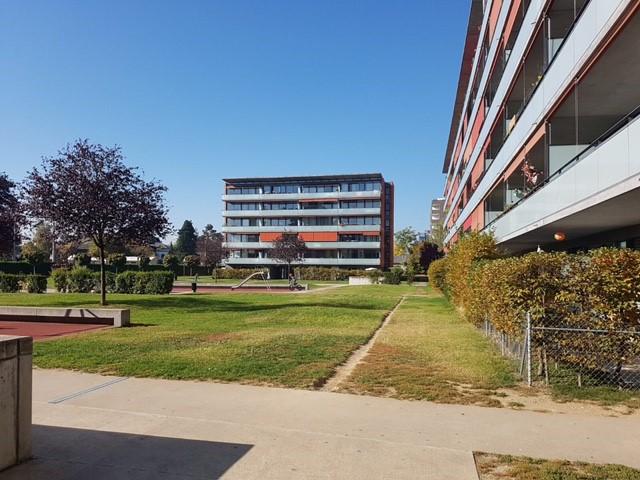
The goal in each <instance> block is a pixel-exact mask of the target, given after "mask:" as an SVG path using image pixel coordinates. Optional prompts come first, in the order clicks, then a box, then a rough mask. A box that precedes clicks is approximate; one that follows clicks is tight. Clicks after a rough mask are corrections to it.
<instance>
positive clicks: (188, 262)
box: [182, 255, 200, 275]
mask: <svg viewBox="0 0 640 480" xmlns="http://www.w3.org/2000/svg"><path fill="white" fill-rule="evenodd" d="M182 263H184V265H185V267H189V275H193V267H197V266H198V265H200V257H199V256H198V255H187V256H186V257H184V258H183V259H182Z"/></svg>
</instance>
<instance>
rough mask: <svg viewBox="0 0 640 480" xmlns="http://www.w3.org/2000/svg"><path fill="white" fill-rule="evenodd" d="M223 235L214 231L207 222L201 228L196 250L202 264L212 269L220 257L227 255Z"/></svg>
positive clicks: (220, 259) (219, 260)
mask: <svg viewBox="0 0 640 480" xmlns="http://www.w3.org/2000/svg"><path fill="white" fill-rule="evenodd" d="M223 242H224V236H223V235H222V234H221V233H219V232H216V231H215V229H214V228H213V225H211V224H209V225H207V226H206V227H204V229H203V230H202V234H201V235H200V236H199V237H198V241H197V244H196V252H197V254H198V256H199V257H200V261H201V262H202V265H204V266H205V267H207V268H211V269H213V268H214V267H216V266H217V265H218V264H219V263H220V262H221V261H222V259H224V258H226V257H227V251H226V248H224V246H223Z"/></svg>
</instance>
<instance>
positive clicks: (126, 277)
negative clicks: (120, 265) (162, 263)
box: [115, 271, 173, 294]
mask: <svg viewBox="0 0 640 480" xmlns="http://www.w3.org/2000/svg"><path fill="white" fill-rule="evenodd" d="M115 285H116V290H117V292H118V293H140V294H166V293H170V292H171V290H172V289H173V273H172V272H168V271H165V272H123V273H120V274H118V275H117V276H116V279H115Z"/></svg>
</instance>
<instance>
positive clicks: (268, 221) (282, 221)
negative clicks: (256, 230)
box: [262, 218, 298, 227]
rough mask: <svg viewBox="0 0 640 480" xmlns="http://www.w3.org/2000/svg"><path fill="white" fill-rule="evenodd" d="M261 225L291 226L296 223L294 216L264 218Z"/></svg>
mask: <svg viewBox="0 0 640 480" xmlns="http://www.w3.org/2000/svg"><path fill="white" fill-rule="evenodd" d="M262 225H263V226H265V227H293V226H297V225H298V221H297V220H296V219H295V218H264V219H262Z"/></svg>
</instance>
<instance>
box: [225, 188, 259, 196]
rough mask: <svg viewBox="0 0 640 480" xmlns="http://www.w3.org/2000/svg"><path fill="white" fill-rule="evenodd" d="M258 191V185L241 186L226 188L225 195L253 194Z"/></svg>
mask: <svg viewBox="0 0 640 480" xmlns="http://www.w3.org/2000/svg"><path fill="white" fill-rule="evenodd" d="M257 193H260V189H259V188H258V187H242V188H229V189H227V195H255V194H257Z"/></svg>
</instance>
